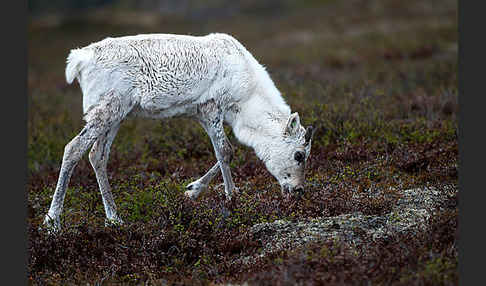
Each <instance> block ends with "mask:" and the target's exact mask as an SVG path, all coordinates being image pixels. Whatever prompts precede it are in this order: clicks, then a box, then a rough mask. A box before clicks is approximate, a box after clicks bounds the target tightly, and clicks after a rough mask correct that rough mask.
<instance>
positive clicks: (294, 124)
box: [284, 112, 300, 135]
mask: <svg viewBox="0 0 486 286" xmlns="http://www.w3.org/2000/svg"><path fill="white" fill-rule="evenodd" d="M299 126H300V118H299V114H298V113H297V112H294V113H292V114H290V117H289V119H288V121H287V126H286V127H285V131H284V132H285V134H287V135H294V134H296V133H297V131H298V130H299Z"/></svg>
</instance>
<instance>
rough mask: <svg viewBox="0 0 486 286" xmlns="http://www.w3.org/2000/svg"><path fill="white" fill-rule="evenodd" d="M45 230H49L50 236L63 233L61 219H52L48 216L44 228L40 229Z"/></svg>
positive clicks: (40, 228)
mask: <svg viewBox="0 0 486 286" xmlns="http://www.w3.org/2000/svg"><path fill="white" fill-rule="evenodd" d="M43 229H45V230H47V233H48V234H55V233H59V232H60V231H61V220H60V219H59V217H56V218H52V217H50V216H49V215H46V217H45V218H44V222H43V224H42V226H41V227H39V230H43Z"/></svg>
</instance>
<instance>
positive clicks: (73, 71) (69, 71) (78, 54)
mask: <svg viewBox="0 0 486 286" xmlns="http://www.w3.org/2000/svg"><path fill="white" fill-rule="evenodd" d="M92 58H93V51H92V50H88V49H74V50H71V52H70V53H69V56H68V57H67V66H66V81H67V82H68V83H72V82H73V80H74V79H75V78H76V77H78V75H79V72H80V71H81V70H82V69H83V68H84V67H85V66H86V64H88V63H89V62H90V61H91V59H92Z"/></svg>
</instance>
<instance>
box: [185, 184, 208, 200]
mask: <svg viewBox="0 0 486 286" xmlns="http://www.w3.org/2000/svg"><path fill="white" fill-rule="evenodd" d="M206 189H207V186H206V185H204V184H201V183H200V182H198V181H195V182H192V183H190V184H189V185H187V187H186V190H187V191H186V192H185V193H184V195H186V196H187V197H189V198H190V199H192V200H195V199H197V197H198V196H199V194H200V193H201V192H204V191H205V190H206Z"/></svg>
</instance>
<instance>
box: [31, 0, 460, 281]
mask: <svg viewBox="0 0 486 286" xmlns="http://www.w3.org/2000/svg"><path fill="white" fill-rule="evenodd" d="M299 3H300V2H299ZM293 5H299V6H298V7H297V6H290V7H286V8H285V7H281V9H280V10H278V12H276V11H275V10H272V9H259V10H248V11H243V13H240V14H236V15H234V16H232V17H229V18H228V17H216V16H215V17H210V19H209V20H207V19H206V20H204V21H203V20H201V19H199V18H197V17H196V18H184V17H179V16H177V15H172V16H164V17H162V16H152V17H151V18H150V19H152V22H150V21H142V22H140V23H137V22H136V20H137V19H136V18H135V17H131V18H130V17H129V18H127V14H124V13H125V12H124V11H123V10H121V9H120V10H117V9H114V10H107V11H110V13H109V14H97V13H92V14H91V15H90V16H89V17H88V18H83V19H80V18H76V19H73V20H71V21H68V22H65V23H63V24H62V25H60V26H55V27H46V26H41V25H38V24H36V23H34V22H33V23H32V24H31V25H30V26H29V31H28V33H29V34H28V35H29V47H28V149H27V159H28V161H27V164H28V171H29V174H28V182H27V190H28V201H27V204H26V207H27V209H28V221H27V228H28V242H29V244H28V248H29V249H28V250H29V262H28V266H27V267H28V275H29V281H30V283H31V284H34V285H45V284H47V285H65V284H85V283H90V284H96V283H100V284H110V283H120V284H127V285H132V284H133V285H139V284H144V283H146V282H147V283H149V284H194V285H219V284H229V283H231V284H243V283H245V282H246V283H248V284H250V285H294V284H300V285H314V284H319V283H321V284H322V283H324V284H326V285H334V284H340V285H342V284H347V285H354V284H360V285H361V284H363V283H364V281H371V283H372V284H386V285H390V284H392V285H457V284H458V251H457V239H458V234H457V222H458V206H457V205H458V139H457V134H458V90H457V86H458V82H457V41H458V35H457V3H456V1H438V0H437V1H435V0H434V1H427V3H424V2H423V1H399V0H396V1H395V0H393V1H324V2H322V3H321V2H318V1H304V2H302V3H300V4H293ZM107 9H108V8H107ZM99 15H104V16H99ZM106 15H110V17H106ZM119 19H124V21H121V20H120V21H119ZM127 19H132V21H133V22H130V23H128V22H127ZM145 19H148V18H147V17H146V18H145ZM154 19H155V20H154ZM110 23H111V24H110ZM211 32H223V33H228V34H232V35H234V36H235V37H236V38H237V39H238V40H239V41H240V42H241V43H242V44H243V45H244V46H245V47H246V48H247V49H248V50H249V51H250V52H251V53H252V54H253V55H254V56H255V58H256V59H257V60H258V61H259V62H260V63H262V64H263V65H265V66H266V67H267V70H268V71H269V73H270V75H271V77H272V79H273V80H274V82H275V84H276V86H277V88H278V89H279V90H280V91H281V92H282V94H283V96H284V98H285V99H286V101H287V102H288V103H289V105H290V106H291V108H292V111H297V112H299V115H300V120H301V123H302V125H304V126H309V125H312V126H314V127H315V128H316V130H315V134H314V138H313V142H312V152H311V156H310V157H309V159H308V162H307V166H306V188H305V192H304V193H303V194H302V195H301V196H300V197H286V196H283V195H282V193H281V190H280V186H279V184H278V182H277V181H276V180H275V179H274V178H273V177H272V175H271V174H270V173H269V172H268V171H267V170H266V168H265V166H264V165H263V163H262V162H261V161H260V160H259V159H258V158H257V157H256V156H255V154H254V152H253V150H251V149H250V148H248V147H244V146H243V145H241V144H238V143H237V141H236V139H235V138H234V135H233V134H232V133H231V130H230V129H229V128H227V129H226V134H227V136H228V138H229V140H230V141H231V143H232V145H233V147H234V151H235V154H234V157H233V160H232V161H231V170H232V174H233V179H234V182H235V185H236V186H237V187H238V188H239V191H238V193H237V194H234V195H233V198H232V200H231V202H227V201H226V199H225V194H224V186H223V185H222V184H221V183H222V178H221V175H218V176H217V177H216V178H215V180H214V181H213V183H212V184H211V185H210V187H209V190H208V191H207V192H206V193H204V194H202V195H201V196H200V197H199V198H198V199H197V200H196V201H193V200H190V199H189V198H187V197H186V196H184V191H185V186H186V185H187V184H188V183H190V182H192V181H194V180H195V179H197V178H199V177H200V176H201V175H203V174H204V172H205V171H206V170H208V169H209V168H211V167H212V165H213V164H214V162H215V157H214V152H213V148H212V145H211V141H210V138H209V137H208V136H207V135H206V132H205V131H204V129H203V128H202V127H200V125H198V124H195V123H194V121H191V120H188V119H183V118H182V119H181V118H174V119H169V120H164V121H160V120H147V119H141V118H132V119H129V120H126V121H124V122H123V124H122V125H121V127H120V130H119V132H118V134H117V137H116V138H115V140H114V143H113V146H112V149H111V153H110V160H109V162H108V176H109V180H110V183H111V186H112V193H113V196H114V198H115V202H116V204H117V207H118V215H119V216H120V217H121V218H122V219H123V220H124V222H125V224H123V225H121V226H105V223H104V222H105V221H104V220H105V213H104V207H103V203H102V201H101V195H100V192H99V190H98V184H97V181H96V176H95V173H94V171H93V169H92V167H91V166H90V163H89V160H88V154H85V155H84V157H83V159H82V160H80V161H79V163H78V165H77V167H76V168H75V170H74V173H73V175H72V178H71V182H70V185H69V188H68V189H67V195H66V200H65V203H64V211H63V213H62V216H61V222H62V226H63V228H62V230H61V231H60V232H59V233H57V234H54V235H47V234H46V232H45V231H42V230H39V227H40V226H41V225H42V222H43V219H44V215H45V213H46V211H47V210H48V208H49V203H50V201H51V197H52V195H53V193H54V189H55V187H56V182H57V177H58V175H59V167H60V162H61V160H62V155H63V151H64V146H65V144H66V143H67V142H69V140H71V139H72V138H73V137H74V136H75V135H76V134H78V133H79V131H80V130H81V129H82V127H83V125H84V122H83V121H82V96H81V91H80V89H79V86H78V84H77V83H76V84H73V85H68V84H67V83H66V81H65V78H64V69H65V60H66V56H67V54H68V52H69V50H70V49H73V48H76V47H81V46H85V45H87V44H89V43H91V42H95V41H98V40H101V39H103V38H105V37H107V36H123V35H131V34H139V33H176V34H195V35H204V34H208V33H211Z"/></svg>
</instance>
